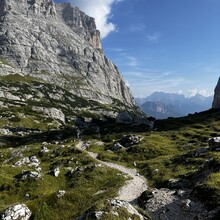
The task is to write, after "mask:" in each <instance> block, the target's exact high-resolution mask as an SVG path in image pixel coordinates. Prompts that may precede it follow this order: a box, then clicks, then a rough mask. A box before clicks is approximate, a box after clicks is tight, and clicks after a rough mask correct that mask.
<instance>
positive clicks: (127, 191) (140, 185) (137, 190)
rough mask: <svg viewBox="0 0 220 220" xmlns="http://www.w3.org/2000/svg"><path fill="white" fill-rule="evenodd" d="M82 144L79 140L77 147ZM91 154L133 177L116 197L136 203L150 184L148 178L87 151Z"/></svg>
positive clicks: (104, 163) (102, 162) (79, 147)
mask: <svg viewBox="0 0 220 220" xmlns="http://www.w3.org/2000/svg"><path fill="white" fill-rule="evenodd" d="M82 144H83V142H81V141H80V142H79V143H78V144H77V145H76V148H78V149H80V150H82V148H81V147H82ZM86 152H87V153H88V154H89V156H91V157H92V158H94V159H96V160H97V161H98V162H99V163H100V164H103V165H105V166H107V167H110V168H114V169H117V170H119V171H121V172H122V173H124V174H126V175H128V176H130V177H131V179H130V180H127V181H126V184H125V185H124V186H123V187H122V188H121V189H120V190H119V195H118V197H117V198H116V199H119V200H124V201H126V202H130V203H136V199H137V198H138V197H139V196H140V195H141V193H142V192H144V191H145V190H146V189H147V188H148V186H147V180H146V179H145V178H144V177H143V176H141V175H139V174H138V173H137V171H136V170H135V169H129V168H127V167H124V166H121V165H118V164H115V163H109V162H104V161H101V160H98V159H97V156H98V154H97V153H93V152H89V151H86Z"/></svg>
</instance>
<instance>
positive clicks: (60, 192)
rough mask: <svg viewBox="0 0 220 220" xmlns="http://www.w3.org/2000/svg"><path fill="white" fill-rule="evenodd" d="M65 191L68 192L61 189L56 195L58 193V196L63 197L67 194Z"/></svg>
mask: <svg viewBox="0 0 220 220" xmlns="http://www.w3.org/2000/svg"><path fill="white" fill-rule="evenodd" d="M65 193H66V191H65V190H59V191H58V192H57V194H56V195H57V197H58V198H61V197H63V196H64V195H65Z"/></svg>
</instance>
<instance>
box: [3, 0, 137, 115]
mask: <svg viewBox="0 0 220 220" xmlns="http://www.w3.org/2000/svg"><path fill="white" fill-rule="evenodd" d="M0 78H1V82H0V86H1V87H0V89H1V90H0V104H1V106H2V107H8V106H9V105H13V106H14V107H18V106H21V105H22V106H23V105H24V106H27V105H28V106H29V107H30V106H41V107H47V106H49V107H52V108H53V107H56V108H57V109H58V110H62V112H63V111H64V112H66V114H69V115H71V114H73V113H74V114H77V112H79V110H81V111H82V107H84V111H85V110H86V111H90V112H95V113H97V112H99V113H100V114H102V115H109V114H110V115H115V114H116V112H117V111H121V110H124V109H127V110H132V109H134V108H135V104H134V99H133V97H132V95H131V93H130V91H129V88H128V87H127V86H126V85H125V83H124V81H123V78H122V76H121V74H120V73H119V71H118V69H117V67H116V66H115V65H114V64H113V63H112V62H111V61H110V60H108V59H107V58H106V57H105V55H104V53H103V51H102V45H101V40H100V32H99V31H98V30H97V29H96V24H95V21H94V19H93V18H91V17H89V16H87V15H86V14H85V13H83V12H82V11H80V10H79V8H77V7H72V6H71V5H70V4H69V3H62V4H55V3H54V2H53V1H52V0H2V1H1V2H0ZM27 97H28V98H27ZM9 100H10V101H9ZM30 103H31V105H30ZM97 106H98V107H99V108H97Z"/></svg>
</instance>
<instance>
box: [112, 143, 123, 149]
mask: <svg viewBox="0 0 220 220" xmlns="http://www.w3.org/2000/svg"><path fill="white" fill-rule="evenodd" d="M122 148H123V146H122V145H121V144H120V143H119V142H116V143H115V144H114V145H113V147H112V148H111V150H112V151H118V150H120V149H122Z"/></svg>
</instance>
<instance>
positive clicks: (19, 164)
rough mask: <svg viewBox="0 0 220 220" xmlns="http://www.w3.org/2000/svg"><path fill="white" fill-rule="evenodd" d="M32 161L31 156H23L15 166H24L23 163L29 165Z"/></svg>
mask: <svg viewBox="0 0 220 220" xmlns="http://www.w3.org/2000/svg"><path fill="white" fill-rule="evenodd" d="M29 163H30V159H29V157H23V158H21V159H20V160H19V161H17V162H16V163H15V164H14V166H15V167H19V166H23V165H27V164H29Z"/></svg>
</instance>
